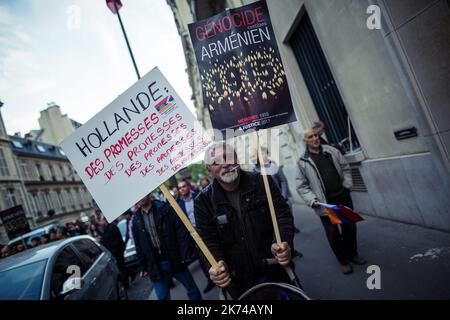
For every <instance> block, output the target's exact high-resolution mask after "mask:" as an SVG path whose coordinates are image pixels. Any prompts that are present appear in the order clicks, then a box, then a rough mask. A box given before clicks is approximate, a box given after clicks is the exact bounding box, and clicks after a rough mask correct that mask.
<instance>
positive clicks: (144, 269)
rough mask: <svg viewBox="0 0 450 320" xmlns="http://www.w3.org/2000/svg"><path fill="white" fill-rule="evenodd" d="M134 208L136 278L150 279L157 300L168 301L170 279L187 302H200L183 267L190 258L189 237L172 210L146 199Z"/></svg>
mask: <svg viewBox="0 0 450 320" xmlns="http://www.w3.org/2000/svg"><path fill="white" fill-rule="evenodd" d="M135 208H136V210H137V211H136V212H134V213H133V217H132V222H131V223H132V231H133V238H134V243H135V245H136V252H137V255H138V257H139V265H140V266H141V272H140V276H141V277H146V276H149V277H150V280H151V281H152V282H153V285H154V288H155V292H156V296H157V297H158V299H159V300H170V281H171V279H172V277H174V278H175V279H177V280H178V281H180V282H181V284H182V285H183V286H184V287H185V289H186V291H187V295H188V297H189V299H191V300H201V299H202V297H201V294H200V291H199V290H198V287H197V284H196V283H195V281H194V278H193V277H192V274H191V272H190V271H189V269H188V267H187V262H188V261H189V259H190V258H191V255H192V250H191V246H190V245H189V244H190V243H191V242H190V240H189V239H190V235H189V233H188V231H187V229H186V228H185V226H184V225H183V223H182V222H181V220H180V219H179V218H178V216H177V215H176V213H175V211H174V210H173V208H172V207H171V206H170V205H168V204H167V203H165V202H161V201H158V200H151V197H150V195H147V196H145V197H144V198H142V199H141V200H140V201H139V202H138V203H137V204H136V205H135Z"/></svg>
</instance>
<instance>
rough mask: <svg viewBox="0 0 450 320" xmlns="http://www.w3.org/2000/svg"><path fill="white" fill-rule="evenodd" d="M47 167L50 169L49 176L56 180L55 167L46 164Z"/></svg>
mask: <svg viewBox="0 0 450 320" xmlns="http://www.w3.org/2000/svg"><path fill="white" fill-rule="evenodd" d="M48 168H49V170H50V177H51V178H52V180H53V181H56V172H55V169H54V168H53V166H52V165H51V164H49V165H48Z"/></svg>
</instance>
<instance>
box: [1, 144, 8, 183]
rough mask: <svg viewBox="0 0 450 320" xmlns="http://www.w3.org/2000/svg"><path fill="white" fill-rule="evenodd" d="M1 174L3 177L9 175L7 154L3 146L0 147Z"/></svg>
mask: <svg viewBox="0 0 450 320" xmlns="http://www.w3.org/2000/svg"><path fill="white" fill-rule="evenodd" d="M0 174H1V175H2V176H3V177H8V176H9V169H8V164H7V163H6V159H5V154H4V152H3V149H2V148H0Z"/></svg>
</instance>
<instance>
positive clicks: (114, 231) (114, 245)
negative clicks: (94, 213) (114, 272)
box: [100, 216, 129, 289]
mask: <svg viewBox="0 0 450 320" xmlns="http://www.w3.org/2000/svg"><path fill="white" fill-rule="evenodd" d="M100 224H101V225H103V226H104V228H103V229H104V232H103V234H102V238H101V239H100V243H101V244H102V245H104V246H105V247H106V249H108V250H109V251H110V252H111V253H112V255H113V256H114V258H115V259H116V261H117V266H118V267H119V271H120V274H121V276H122V277H121V278H122V281H123V284H124V287H125V289H128V287H129V283H128V272H127V267H126V265H125V258H124V253H125V243H124V242H123V239H122V234H121V233H120V230H119V227H117V220H114V221H113V222H111V223H108V221H107V220H106V218H105V217H104V216H102V217H101V218H100Z"/></svg>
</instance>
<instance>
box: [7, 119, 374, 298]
mask: <svg viewBox="0 0 450 320" xmlns="http://www.w3.org/2000/svg"><path fill="white" fill-rule="evenodd" d="M324 131H325V126H324V124H323V122H317V123H316V124H315V126H314V127H313V128H310V129H307V130H305V131H304V137H303V138H304V139H303V140H304V143H305V147H306V148H305V153H304V155H303V156H302V157H301V158H300V159H299V161H298V168H299V175H298V177H297V192H298V193H299V195H300V196H301V198H303V200H304V201H305V203H306V204H307V205H308V206H310V207H311V208H313V209H314V211H315V212H316V213H317V215H318V216H319V218H320V220H321V222H322V225H323V227H324V230H325V234H326V236H327V239H328V241H329V244H330V247H331V249H332V251H333V253H334V254H335V256H336V258H337V260H338V262H339V263H340V265H341V269H342V272H343V273H344V274H350V273H352V271H353V267H352V265H351V263H353V264H356V265H362V264H365V263H366V260H365V259H364V258H362V257H361V256H359V254H358V250H357V240H356V239H357V237H356V224H355V223H346V224H342V225H340V226H338V225H336V224H333V223H332V222H331V221H330V219H329V217H328V216H327V212H326V210H325V209H324V207H323V206H322V205H321V204H322V203H332V204H342V205H345V206H347V207H349V208H353V203H352V199H351V195H350V191H351V187H352V177H351V171H350V166H349V164H348V163H347V162H346V160H345V157H344V156H343V155H342V149H341V148H340V146H339V145H329V144H328V142H327V141H326V140H325V138H324V137H323V136H322V135H323V134H324ZM261 154H262V158H261V159H262V162H263V163H261V159H260V158H259V157H258V156H257V153H256V150H254V151H253V152H252V153H251V160H253V163H254V165H253V167H252V168H251V170H250V171H248V170H247V171H244V170H242V168H241V166H240V164H239V161H238V157H237V154H236V152H235V150H234V148H233V146H231V145H229V144H227V143H226V142H216V143H214V144H212V145H211V146H209V147H208V148H207V150H206V152H205V167H206V170H207V171H208V174H209V176H204V177H201V178H200V179H199V180H198V184H196V183H194V182H193V181H192V179H190V178H186V179H183V180H180V181H178V184H177V185H173V186H172V187H171V190H170V192H171V194H172V196H173V197H174V198H175V200H176V201H177V202H178V204H179V206H180V208H181V209H182V210H183V212H184V214H185V215H186V216H187V218H188V219H189V221H190V222H191V224H192V226H193V227H194V228H195V229H196V231H197V232H198V234H199V235H200V237H201V238H202V239H203V241H204V243H205V244H206V246H207V247H208V248H209V250H210V251H211V253H212V255H213V256H214V258H215V259H216V260H217V261H218V264H217V265H214V266H212V265H211V264H210V263H209V261H208V260H207V259H206V258H205V257H204V256H203V254H202V252H201V251H200V249H199V248H198V247H197V246H196V244H195V242H194V241H193V239H192V237H191V236H190V234H189V232H188V230H187V229H186V228H185V226H184V225H183V224H182V222H181V220H180V219H179V218H178V217H177V216H176V212H175V210H174V208H172V207H171V206H170V205H169V204H168V202H167V199H165V197H164V196H163V194H162V193H160V192H153V193H150V194H148V195H147V196H145V197H144V198H143V199H141V200H140V201H138V202H137V203H136V204H135V205H134V206H133V207H132V208H130V210H129V211H127V212H126V213H124V214H123V215H122V216H121V217H120V218H118V219H123V218H125V219H126V220H127V234H126V239H125V242H124V241H123V239H122V236H121V234H120V231H119V229H118V227H117V222H118V220H115V221H113V222H111V223H108V222H107V221H106V219H105V218H104V217H103V216H102V215H101V214H100V215H97V217H91V219H90V220H89V222H87V223H82V222H80V221H76V222H73V223H67V224H66V225H65V226H59V227H58V228H56V229H53V230H50V232H49V233H48V234H45V235H43V236H41V237H39V238H33V239H32V246H33V247H35V246H39V245H41V244H44V243H48V242H51V241H55V240H60V239H64V238H65V237H70V236H76V235H81V234H89V235H91V236H92V237H94V238H96V239H97V240H98V241H100V242H101V243H102V244H103V245H104V246H105V247H107V248H108V249H109V250H110V251H111V252H112V253H113V255H114V256H115V257H116V260H117V262H118V265H119V269H120V270H121V272H122V273H123V275H124V278H125V279H128V276H127V270H126V268H125V263H124V258H123V253H124V250H125V243H126V241H127V239H128V238H131V237H132V238H133V239H134V243H135V246H136V252H137V256H138V262H139V268H140V269H139V275H140V276H141V277H149V278H150V279H151V281H152V282H153V285H154V288H155V292H156V296H157V298H158V299H161V300H163V299H164V300H166V299H170V288H171V287H172V281H173V280H172V279H173V278H175V279H177V280H178V281H179V282H180V283H181V284H182V285H183V286H184V287H185V289H186V293H187V296H188V297H189V298H190V299H193V300H200V299H202V296H201V293H200V290H199V288H198V287H197V284H196V283H195V280H194V278H193V277H192V274H191V273H190V271H189V269H188V265H189V264H190V263H191V262H192V261H194V260H196V259H198V258H200V267H201V269H202V271H203V273H204V275H205V277H206V279H207V285H206V287H205V288H204V290H203V293H207V292H208V291H210V290H211V289H213V288H214V287H215V286H217V287H219V288H222V289H223V290H222V294H224V293H225V294H229V295H230V296H231V297H233V298H238V297H239V296H240V295H242V294H243V293H244V292H245V291H246V290H248V289H249V288H251V287H253V286H255V285H257V284H260V283H262V282H285V283H293V279H292V278H290V277H289V276H288V273H286V270H285V269H286V268H291V269H292V270H293V269H294V264H293V260H292V259H293V257H295V256H298V257H302V253H300V252H298V251H296V250H295V249H294V236H295V233H299V232H300V230H299V229H298V228H297V227H296V226H295V224H294V219H293V214H292V200H291V194H290V191H289V187H288V184H287V179H286V177H285V175H284V174H283V169H282V167H280V166H278V164H277V163H276V162H274V161H272V160H271V159H270V158H269V153H268V150H267V149H265V148H262V152H261ZM262 166H264V168H265V171H266V173H267V175H268V176H269V188H270V193H271V196H272V201H273V207H274V211H275V215H276V218H277V222H278V228H279V233H280V237H281V241H278V242H277V241H274V229H273V224H272V220H271V213H270V205H269V203H268V199H267V197H266V192H265V186H264V182H263V178H262V176H261V171H262V168H261V167H262ZM24 249H25V248H23V244H18V245H17V246H16V247H15V248H8V246H5V247H3V248H2V251H1V252H2V257H6V256H8V255H10V254H13V253H14V252H17V251H21V250H24ZM268 261H272V263H268ZM273 261H275V263H273ZM293 284H295V283H293ZM297 284H298V282H297Z"/></svg>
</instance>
